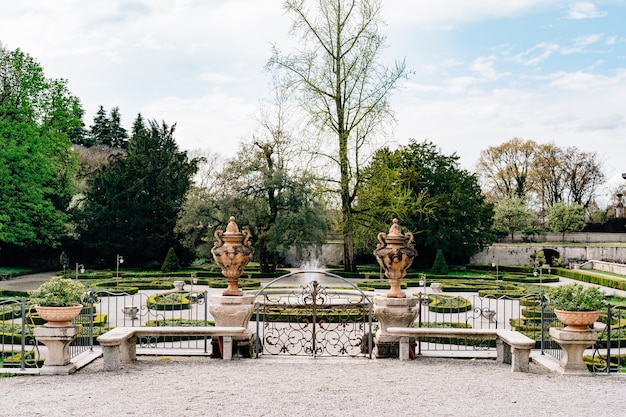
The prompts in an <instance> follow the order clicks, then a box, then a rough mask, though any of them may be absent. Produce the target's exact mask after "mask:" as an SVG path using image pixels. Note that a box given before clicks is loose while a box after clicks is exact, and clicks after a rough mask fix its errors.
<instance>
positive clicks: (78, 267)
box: [76, 263, 85, 280]
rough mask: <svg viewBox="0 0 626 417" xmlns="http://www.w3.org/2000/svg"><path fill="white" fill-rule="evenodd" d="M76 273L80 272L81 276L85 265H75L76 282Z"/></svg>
mask: <svg viewBox="0 0 626 417" xmlns="http://www.w3.org/2000/svg"><path fill="white" fill-rule="evenodd" d="M78 272H80V273H81V274H84V273H85V265H83V264H79V263H77V264H76V280H78Z"/></svg>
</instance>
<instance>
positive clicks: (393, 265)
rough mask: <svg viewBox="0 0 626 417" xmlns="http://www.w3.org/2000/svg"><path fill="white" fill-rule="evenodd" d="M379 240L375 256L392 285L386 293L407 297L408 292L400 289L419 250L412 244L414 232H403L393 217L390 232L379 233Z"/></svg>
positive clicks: (395, 296) (392, 296)
mask: <svg viewBox="0 0 626 417" xmlns="http://www.w3.org/2000/svg"><path fill="white" fill-rule="evenodd" d="M378 242H379V243H378V246H376V249H375V250H374V256H375V257H376V261H377V262H378V264H379V265H380V266H381V268H383V270H384V271H385V276H386V277H387V278H388V279H389V284H390V286H391V289H390V291H389V292H388V293H387V294H386V295H387V297H389V298H406V294H405V293H404V292H403V291H402V290H401V289H400V281H401V280H402V278H404V277H405V276H406V270H407V269H408V268H409V267H410V266H411V264H412V263H413V259H414V258H415V256H416V255H417V250H415V248H413V245H412V244H411V243H412V242H413V234H412V233H411V232H407V233H406V234H402V231H401V230H400V226H399V225H398V219H393V224H392V225H391V228H390V229H389V233H384V232H380V233H379V234H378ZM405 243H406V244H405Z"/></svg>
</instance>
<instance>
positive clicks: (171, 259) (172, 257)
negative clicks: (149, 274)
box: [161, 248, 180, 273]
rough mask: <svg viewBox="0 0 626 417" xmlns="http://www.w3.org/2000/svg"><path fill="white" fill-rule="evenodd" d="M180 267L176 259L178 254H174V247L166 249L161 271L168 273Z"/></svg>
mask: <svg viewBox="0 0 626 417" xmlns="http://www.w3.org/2000/svg"><path fill="white" fill-rule="evenodd" d="M179 269H180V262H179V261H178V256H176V251H175V250H174V248H170V249H169V250H168V251H167V256H166V257H165V260H164V261H163V265H161V272H163V273H168V272H174V271H178V270H179Z"/></svg>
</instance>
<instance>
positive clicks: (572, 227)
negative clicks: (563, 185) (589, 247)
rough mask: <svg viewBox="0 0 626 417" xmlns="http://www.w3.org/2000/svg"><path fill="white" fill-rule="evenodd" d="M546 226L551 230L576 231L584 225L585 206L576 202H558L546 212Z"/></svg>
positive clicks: (560, 231) (561, 231)
mask: <svg viewBox="0 0 626 417" xmlns="http://www.w3.org/2000/svg"><path fill="white" fill-rule="evenodd" d="M548 226H550V229H551V230H552V231H553V232H559V233H563V240H565V233H566V232H577V231H579V230H581V229H582V228H583V227H585V208H584V207H583V206H582V205H581V204H577V203H565V202H559V203H556V204H555V205H553V206H552V208H551V209H550V211H549V212H548Z"/></svg>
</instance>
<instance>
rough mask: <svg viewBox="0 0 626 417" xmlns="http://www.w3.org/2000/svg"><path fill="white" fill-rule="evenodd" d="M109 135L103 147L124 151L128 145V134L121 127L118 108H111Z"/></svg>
mask: <svg viewBox="0 0 626 417" xmlns="http://www.w3.org/2000/svg"><path fill="white" fill-rule="evenodd" d="M109 135H110V136H109V138H108V142H109V143H105V145H109V146H111V147H112V148H121V149H126V147H127V145H128V133H127V132H126V129H124V128H123V127H122V117H121V115H120V109H119V107H113V108H112V109H111V113H110V117H109Z"/></svg>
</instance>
